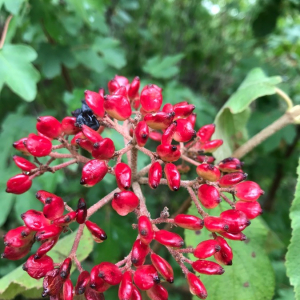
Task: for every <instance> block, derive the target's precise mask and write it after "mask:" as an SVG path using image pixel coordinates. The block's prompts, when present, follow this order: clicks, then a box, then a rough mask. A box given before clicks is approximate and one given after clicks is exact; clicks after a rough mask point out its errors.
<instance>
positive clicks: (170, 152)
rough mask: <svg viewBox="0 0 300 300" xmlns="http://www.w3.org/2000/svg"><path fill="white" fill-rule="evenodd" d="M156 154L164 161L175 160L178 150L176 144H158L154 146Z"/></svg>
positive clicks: (178, 154)
mask: <svg viewBox="0 0 300 300" xmlns="http://www.w3.org/2000/svg"><path fill="white" fill-rule="evenodd" d="M156 152H157V155H158V156H159V157H160V158H161V159H162V160H163V161H166V162H174V161H177V160H178V159H179V158H180V156H181V153H180V150H179V146H178V145H176V146H175V145H159V146H158V147H157V148H156Z"/></svg>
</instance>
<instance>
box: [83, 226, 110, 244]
mask: <svg viewBox="0 0 300 300" xmlns="http://www.w3.org/2000/svg"><path fill="white" fill-rule="evenodd" d="M85 225H86V228H87V229H88V230H89V232H90V233H91V234H92V237H93V239H94V241H95V242H96V243H102V242H103V241H105V240H106V239H107V235H106V233H105V231H104V230H103V229H102V228H100V227H99V226H98V225H97V224H96V223H93V222H91V221H86V222H85Z"/></svg>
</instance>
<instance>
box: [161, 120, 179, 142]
mask: <svg viewBox="0 0 300 300" xmlns="http://www.w3.org/2000/svg"><path fill="white" fill-rule="evenodd" d="M176 128H177V122H176V121H175V122H173V123H172V124H171V125H170V126H169V127H168V128H167V129H166V130H165V132H164V133H163V135H162V138H161V143H162V144H168V145H170V144H171V143H172V140H173V136H174V134H175V131H176Z"/></svg>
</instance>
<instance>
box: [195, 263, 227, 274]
mask: <svg viewBox="0 0 300 300" xmlns="http://www.w3.org/2000/svg"><path fill="white" fill-rule="evenodd" d="M192 267H193V269H194V270H195V271H196V272H198V273H201V274H206V275H222V274H223V273H224V272H225V270H224V269H223V268H222V267H221V266H220V265H219V264H217V263H215V262H213V261H207V260H196V261H194V262H193V263H192Z"/></svg>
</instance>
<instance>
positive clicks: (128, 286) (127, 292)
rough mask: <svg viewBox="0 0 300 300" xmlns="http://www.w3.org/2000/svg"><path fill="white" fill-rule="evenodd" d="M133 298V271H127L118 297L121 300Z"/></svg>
mask: <svg viewBox="0 0 300 300" xmlns="http://www.w3.org/2000/svg"><path fill="white" fill-rule="evenodd" d="M131 296H132V276H131V271H126V272H125V273H124V274H123V277H122V281H121V284H120V287H119V292H118V297H119V299H120V300H130V299H131Z"/></svg>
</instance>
